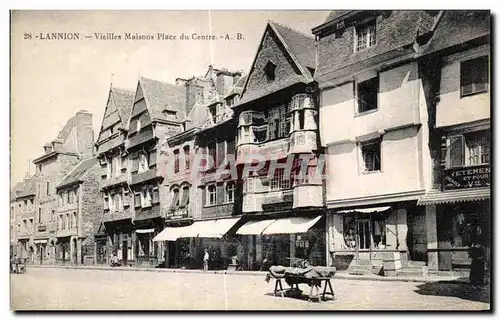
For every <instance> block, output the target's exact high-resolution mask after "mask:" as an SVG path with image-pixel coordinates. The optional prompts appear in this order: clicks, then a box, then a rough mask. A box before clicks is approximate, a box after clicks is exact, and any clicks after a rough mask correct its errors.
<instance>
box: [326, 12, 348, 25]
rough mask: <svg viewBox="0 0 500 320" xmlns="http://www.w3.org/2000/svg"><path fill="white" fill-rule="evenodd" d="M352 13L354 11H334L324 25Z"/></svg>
mask: <svg viewBox="0 0 500 320" xmlns="http://www.w3.org/2000/svg"><path fill="white" fill-rule="evenodd" d="M351 11H353V10H333V11H331V12H330V14H329V15H328V17H327V18H326V20H325V22H323V23H327V22H330V21H332V20H335V19H337V18H339V17H341V16H343V15H346V14H347V13H349V12H351Z"/></svg>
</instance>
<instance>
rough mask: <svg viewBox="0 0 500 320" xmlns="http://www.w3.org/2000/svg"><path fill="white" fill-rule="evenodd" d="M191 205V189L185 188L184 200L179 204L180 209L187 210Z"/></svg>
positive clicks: (183, 192)
mask: <svg viewBox="0 0 500 320" xmlns="http://www.w3.org/2000/svg"><path fill="white" fill-rule="evenodd" d="M188 204H189V187H188V186H186V187H183V188H182V198H181V201H180V203H179V207H180V208H186V207H187V206H188Z"/></svg>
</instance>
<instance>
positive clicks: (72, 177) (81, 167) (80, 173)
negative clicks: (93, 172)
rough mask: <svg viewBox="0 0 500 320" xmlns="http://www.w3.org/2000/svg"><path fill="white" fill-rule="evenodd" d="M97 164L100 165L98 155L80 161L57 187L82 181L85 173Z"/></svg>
mask: <svg viewBox="0 0 500 320" xmlns="http://www.w3.org/2000/svg"><path fill="white" fill-rule="evenodd" d="M95 165H98V161H97V157H93V158H90V159H87V160H83V161H82V162H80V163H79V164H78V165H77V166H76V167H75V168H74V169H73V170H71V171H70V172H69V173H68V174H67V175H66V177H64V179H63V180H62V181H61V183H59V185H58V186H57V188H62V187H64V186H67V185H70V184H73V183H76V182H80V181H82V178H83V177H84V175H85V174H86V173H87V172H88V171H89V170H90V169H91V168H92V167H93V166H95Z"/></svg>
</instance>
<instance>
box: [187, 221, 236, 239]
mask: <svg viewBox="0 0 500 320" xmlns="http://www.w3.org/2000/svg"><path fill="white" fill-rule="evenodd" d="M239 220H240V218H230V219H218V220H207V221H197V222H195V223H194V225H196V228H197V229H196V230H197V231H198V237H200V238H222V237H223V236H224V235H225V234H226V233H227V232H228V231H229V229H231V227H232V226H234V225H235V224H236V222H238V221H239Z"/></svg>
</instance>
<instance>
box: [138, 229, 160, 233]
mask: <svg viewBox="0 0 500 320" xmlns="http://www.w3.org/2000/svg"><path fill="white" fill-rule="evenodd" d="M153 232H155V229H154V228H152V229H138V230H135V233H153Z"/></svg>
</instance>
